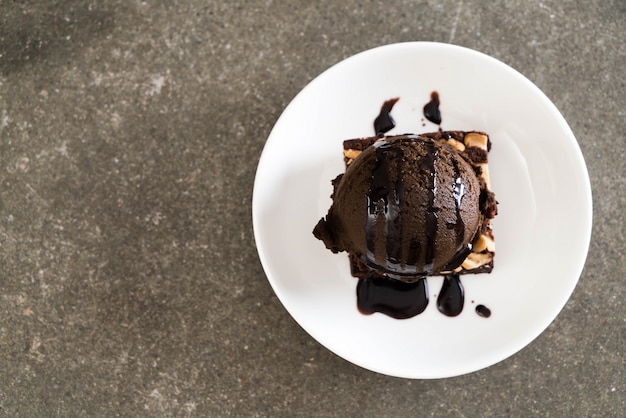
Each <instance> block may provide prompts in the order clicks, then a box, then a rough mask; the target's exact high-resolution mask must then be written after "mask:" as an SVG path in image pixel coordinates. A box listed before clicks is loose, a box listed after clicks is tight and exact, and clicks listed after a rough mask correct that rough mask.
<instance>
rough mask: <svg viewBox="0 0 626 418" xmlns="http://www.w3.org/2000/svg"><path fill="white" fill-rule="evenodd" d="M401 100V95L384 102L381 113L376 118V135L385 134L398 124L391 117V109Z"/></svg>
mask: <svg viewBox="0 0 626 418" xmlns="http://www.w3.org/2000/svg"><path fill="white" fill-rule="evenodd" d="M398 100H400V98H399V97H396V98H393V99H389V100H387V101H385V103H383V105H382V107H381V108H380V113H379V114H378V116H376V119H374V132H375V133H376V135H379V134H385V133H387V132H389V131H390V130H392V129H393V128H394V127H395V126H396V122H395V121H394V120H393V118H392V117H391V109H393V106H394V105H395V104H396V102H397V101H398Z"/></svg>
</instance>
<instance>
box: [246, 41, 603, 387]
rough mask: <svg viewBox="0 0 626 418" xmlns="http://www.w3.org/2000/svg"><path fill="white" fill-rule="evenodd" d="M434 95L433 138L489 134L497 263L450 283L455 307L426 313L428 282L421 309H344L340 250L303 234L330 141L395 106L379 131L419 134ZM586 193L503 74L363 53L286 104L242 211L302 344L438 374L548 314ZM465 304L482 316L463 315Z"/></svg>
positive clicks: (419, 48)
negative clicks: (437, 121)
mask: <svg viewBox="0 0 626 418" xmlns="http://www.w3.org/2000/svg"><path fill="white" fill-rule="evenodd" d="M432 91H437V92H438V93H439V96H440V98H441V106H440V109H441V113H442V117H443V122H442V127H443V129H444V130H445V129H450V130H452V129H455V130H472V129H474V130H482V131H486V132H488V133H489V134H490V137H491V140H492V143H493V147H492V150H491V153H490V156H489V158H490V160H489V161H490V172H491V179H492V189H493V190H494V192H495V194H496V198H497V200H498V202H499V206H498V211H499V214H498V216H497V217H496V219H495V220H494V223H493V225H494V232H495V237H496V246H497V254H496V258H495V268H494V270H493V272H492V273H491V274H481V275H475V276H464V277H463V278H462V281H463V284H464V286H465V301H466V302H465V309H464V311H463V312H462V313H461V314H460V315H459V316H457V317H454V318H450V317H447V316H444V315H442V314H441V313H439V311H438V310H437V307H436V303H435V302H436V297H434V295H435V294H437V293H438V292H439V289H440V288H441V283H442V280H443V279H442V278H440V277H434V278H429V279H428V286H429V293H430V299H431V301H430V304H429V306H428V307H427V308H426V311H425V312H424V313H422V314H421V315H418V316H416V317H413V318H411V319H406V320H397V319H392V318H390V317H387V316H385V315H383V314H380V313H376V314H373V315H370V316H366V315H362V314H360V313H359V312H358V311H357V308H356V284H357V281H356V279H354V278H353V277H352V276H351V275H350V272H349V266H348V260H347V256H346V254H345V253H342V254H332V253H331V252H330V251H328V250H326V249H325V248H324V244H323V243H322V242H321V241H318V240H317V239H315V238H314V237H313V235H312V230H313V227H314V226H315V224H316V223H317V221H318V220H319V219H320V218H321V217H322V216H325V215H326V212H327V210H328V208H329V206H330V204H331V200H330V198H329V195H330V193H331V190H332V187H331V183H330V181H331V179H333V178H334V177H335V176H336V175H337V174H339V173H341V172H343V157H342V141H343V140H344V139H347V138H355V137H362V136H370V135H373V134H374V131H373V126H372V124H373V121H374V118H375V117H376V116H377V114H378V112H379V110H380V106H381V105H382V103H383V102H384V101H385V100H387V99H390V98H393V97H399V98H400V100H399V101H398V103H397V104H396V105H395V107H394V108H393V112H392V115H393V117H394V118H395V121H396V128H394V129H393V130H392V131H390V132H389V134H393V133H398V134H399V133H407V132H414V133H419V132H426V131H433V130H436V129H437V128H438V127H437V126H436V125H433V124H432V123H430V122H428V121H425V124H426V125H425V126H423V124H424V120H423V115H422V108H423V106H424V104H426V103H427V102H428V101H429V99H430V93H431V92H432ZM591 209H592V208H591V187H590V183H589V177H588V174H587V168H586V166H585V163H584V160H583V157H582V154H581V152H580V148H579V147H578V144H577V142H576V139H575V138H574V135H573V133H572V131H571V130H570V128H569V126H568V125H567V123H566V121H565V120H564V118H563V117H562V116H561V114H560V113H559V111H558V110H557V109H556V107H555V106H554V105H553V104H552V102H550V100H549V99H548V98H547V97H546V96H545V95H544V94H543V93H542V92H541V91H540V90H539V89H538V88H537V87H536V86H535V85H534V84H532V83H531V82H530V81H529V80H528V79H526V78H525V77H524V76H522V75H521V74H519V73H518V72H517V71H515V70H513V69H512V68H510V67H508V66H507V65H505V64H503V63H502V62H500V61H498V60H496V59H494V58H491V57H489V56H487V55H484V54H482V53H479V52H476V51H472V50H469V49H466V48H462V47H458V46H453V45H447V44H437V43H423V42H415V43H401V44H393V45H388V46H383V47H379V48H375V49H372V50H369V51H366V52H363V53H360V54H357V55H355V56H353V57H351V58H348V59H346V60H344V61H342V62H340V63H339V64H337V65H335V66H333V67H332V68H330V69H329V70H327V71H325V72H324V73H323V74H321V75H320V76H319V77H317V78H316V79H315V80H313V81H312V82H311V83H310V84H309V85H308V86H307V87H306V88H304V89H303V90H302V91H301V92H300V94H298V95H297V97H296V98H295V99H294V100H293V101H292V102H291V103H290V104H289V106H288V107H287V108H286V109H285V111H284V113H283V114H282V116H281V117H280V119H279V120H278V122H277V123H276V125H275V127H274V129H273V130H272V132H271V134H270V137H269V138H268V140H267V144H266V146H265V149H264V150H263V154H262V156H261V160H260V162H259V166H258V170H257V174H256V179H255V183H254V196H253V202H252V211H253V224H254V233H255V239H256V244H257V247H258V252H259V256H260V259H261V262H262V264H263V267H264V269H265V272H266V274H267V277H268V279H269V281H270V283H271V285H272V287H273V289H274V291H275V292H276V294H277V295H278V298H279V299H280V300H281V302H282V303H283V305H284V306H285V308H286V309H287V311H288V312H289V313H290V314H291V315H292V316H293V318H294V319H295V320H296V321H297V322H298V323H299V324H300V325H301V326H302V328H304V329H305V330H306V331H307V332H308V333H309V334H310V335H311V336H313V338H315V339H316V340H317V341H319V342H320V343H321V344H323V345H324V346H326V347H327V348H328V349H330V350H331V351H333V352H334V353H336V354H338V355H339V356H341V357H343V358H344V359H346V360H348V361H351V362H353V363H355V364H357V365H359V366H361V367H364V368H366V369H369V370H372V371H376V372H379V373H383V374H387V375H391V376H398V377H406V378H423V379H427V378H443V377H450V376H456V375H461V374H465V373H470V372H473V371H476V370H480V369H482V368H484V367H488V366H490V365H492V364H494V363H496V362H499V361H501V360H503V359H505V358H507V357H509V356H511V355H512V354H514V353H516V352H517V351H518V350H520V349H522V348H523V347H524V346H526V345H527V344H529V343H530V342H531V341H532V340H533V339H535V338H536V337H537V336H538V335H539V334H540V333H541V332H542V331H543V330H544V329H545V328H546V327H547V326H548V325H549V324H550V323H551V322H552V321H553V320H554V318H555V317H556V316H557V314H558V313H559V311H560V310H561V309H562V308H563V306H564V305H565V303H566V302H567V300H568V298H569V297H570V295H571V293H572V291H573V290H574V287H575V286H576V282H577V281H578V278H579V276H580V273H581V271H582V268H583V265H584V262H585V258H586V255H587V250H588V247H589V240H590V236H591V216H592V210H591ZM478 304H484V305H486V306H487V307H489V308H490V309H491V311H492V315H491V317H490V318H482V317H480V316H478V315H477V314H476V312H475V310H474V309H475V307H476V305H478Z"/></svg>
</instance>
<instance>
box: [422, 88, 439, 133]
mask: <svg viewBox="0 0 626 418" xmlns="http://www.w3.org/2000/svg"><path fill="white" fill-rule="evenodd" d="M424 117H425V118H426V119H428V120H429V121H431V122H432V123H436V124H437V125H441V112H440V111H439V93H437V92H436V91H433V92H432V93H430V102H428V103H426V105H425V106H424Z"/></svg>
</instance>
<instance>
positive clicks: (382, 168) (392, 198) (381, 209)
mask: <svg viewBox="0 0 626 418" xmlns="http://www.w3.org/2000/svg"><path fill="white" fill-rule="evenodd" d="M374 146H375V147H376V160H375V163H374V170H373V171H372V182H371V185H370V188H369V191H368V194H367V208H368V210H367V219H366V221H365V237H366V243H367V254H366V260H364V261H366V262H370V261H371V260H375V261H376V264H378V265H379V266H381V267H384V268H385V269H387V270H390V271H399V270H400V269H401V267H402V266H401V263H402V246H401V243H402V219H401V217H402V212H401V209H402V203H403V201H404V178H403V175H402V163H403V161H404V158H403V157H404V153H403V152H402V150H401V149H400V148H397V147H393V146H390V144H389V143H388V142H386V141H380V142H377V143H376V144H374ZM393 160H395V162H396V164H395V173H392V172H391V170H392V164H391V162H392V161H393ZM394 178H395V181H394V180H393V179H394ZM381 229H382V230H381ZM379 233H383V234H384V236H385V237H386V240H385V246H386V248H384V249H379V248H376V236H377V234H379Z"/></svg>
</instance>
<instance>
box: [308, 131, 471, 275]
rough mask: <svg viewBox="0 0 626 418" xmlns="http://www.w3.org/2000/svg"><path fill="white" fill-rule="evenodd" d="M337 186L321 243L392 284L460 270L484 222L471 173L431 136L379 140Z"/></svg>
mask: <svg viewBox="0 0 626 418" xmlns="http://www.w3.org/2000/svg"><path fill="white" fill-rule="evenodd" d="M334 184H335V189H334V193H333V196H332V197H333V204H332V206H331V208H330V209H329V211H328V214H327V216H326V218H325V219H321V220H320V222H319V223H318V224H317V226H316V227H315V230H314V234H315V236H316V237H317V238H319V239H321V240H322V241H323V242H324V244H325V245H326V247H328V248H329V249H330V250H332V251H333V252H339V251H347V252H348V253H350V254H351V255H352V256H354V257H357V258H358V259H359V260H360V261H361V262H362V263H364V264H365V265H367V266H368V267H369V268H371V269H373V270H375V271H378V272H380V273H381V274H383V275H385V276H387V277H391V278H396V279H401V280H407V281H410V280H414V279H417V278H419V277H423V276H427V275H438V274H440V273H441V272H445V271H451V270H454V269H456V268H457V267H459V266H460V265H461V263H463V261H464V260H465V258H466V257H467V255H468V254H469V253H470V252H471V249H472V241H473V239H474V238H475V237H476V235H477V233H479V229H480V226H481V224H482V221H483V215H482V214H481V211H480V208H479V198H480V192H481V190H480V184H479V180H478V177H477V175H476V172H475V171H474V169H473V168H472V166H471V165H470V164H469V163H468V162H467V161H465V159H464V158H463V157H462V156H461V155H460V154H459V153H458V152H457V151H456V150H455V149H454V148H452V147H451V146H449V145H447V144H445V143H442V142H440V141H435V140H433V139H431V138H428V137H424V136H417V135H400V136H388V137H383V138H381V139H379V140H378V141H376V142H375V143H374V144H373V145H372V146H369V147H367V148H366V149H365V150H364V151H363V152H362V153H361V154H360V155H359V156H358V157H357V158H356V159H355V160H354V161H353V162H352V163H351V164H350V165H349V166H348V167H347V169H346V172H345V174H343V175H342V176H340V177H338V178H337V179H336V180H335V182H334Z"/></svg>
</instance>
